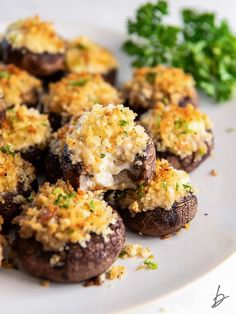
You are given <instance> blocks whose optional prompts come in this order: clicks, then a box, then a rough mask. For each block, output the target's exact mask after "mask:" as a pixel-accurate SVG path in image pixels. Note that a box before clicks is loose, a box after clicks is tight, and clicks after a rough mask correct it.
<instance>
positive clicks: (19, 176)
mask: <svg viewBox="0 0 236 314" xmlns="http://www.w3.org/2000/svg"><path fill="white" fill-rule="evenodd" d="M35 179H36V175H35V169H34V167H33V166H32V165H31V164H30V163H29V162H27V161H25V160H24V159H23V158H21V156H20V154H9V153H3V152H2V151H0V193H7V192H17V188H18V185H19V184H20V185H21V187H22V188H23V191H28V190H29V189H30V188H31V184H32V182H33V181H34V180H35ZM1 199H2V197H1V196H0V200H1ZM15 202H17V199H16V200H15Z"/></svg>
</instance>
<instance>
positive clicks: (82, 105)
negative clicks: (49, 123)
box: [44, 73, 123, 117]
mask: <svg viewBox="0 0 236 314" xmlns="http://www.w3.org/2000/svg"><path fill="white" fill-rule="evenodd" d="M122 101H123V99H122V98H121V95H120V93H119V92H118V91H117V90H116V89H115V88H114V87H113V86H111V85H110V84H109V83H107V82H105V81H104V80H103V78H102V77H101V76H100V75H98V74H88V73H87V74H86V73H81V74H75V73H71V74H69V75H67V76H66V77H64V78H63V79H62V80H61V81H59V82H57V83H52V84H50V88H49V94H48V95H46V96H45V97H44V103H45V105H46V108H47V110H48V111H49V112H56V113H60V114H61V115H63V116H66V117H70V116H80V115H82V114H83V113H84V112H85V111H89V110H91V109H92V107H93V105H94V104H96V103H99V104H101V105H104V106H105V105H108V104H110V103H114V104H120V103H122Z"/></svg>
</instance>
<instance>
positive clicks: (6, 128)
mask: <svg viewBox="0 0 236 314" xmlns="http://www.w3.org/2000/svg"><path fill="white" fill-rule="evenodd" d="M50 135H51V128H50V123H49V121H48V116H47V115H45V114H40V113H39V111H38V110H36V109H34V108H27V107H26V106H19V107H15V108H9V109H8V110H7V112H6V119H5V120H4V121H3V122H2V124H1V128H0V145H1V146H4V145H7V144H10V145H11V147H12V149H13V150H14V151H27V150H28V149H29V147H30V146H35V145H37V146H39V147H40V148H44V147H45V146H46V144H47V142H48V140H49V138H50Z"/></svg>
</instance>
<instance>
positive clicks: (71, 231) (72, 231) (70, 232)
mask: <svg viewBox="0 0 236 314" xmlns="http://www.w3.org/2000/svg"><path fill="white" fill-rule="evenodd" d="M74 232H75V230H74V229H72V228H68V229H67V234H72V233H74Z"/></svg>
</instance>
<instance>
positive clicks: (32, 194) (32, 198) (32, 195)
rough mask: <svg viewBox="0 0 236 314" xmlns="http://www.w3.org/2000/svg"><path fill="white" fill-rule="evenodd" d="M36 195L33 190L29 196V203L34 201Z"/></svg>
mask: <svg viewBox="0 0 236 314" xmlns="http://www.w3.org/2000/svg"><path fill="white" fill-rule="evenodd" d="M34 196H35V192H31V193H30V196H29V197H28V198H27V201H28V202H29V203H32V202H33V200H34Z"/></svg>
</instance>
